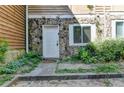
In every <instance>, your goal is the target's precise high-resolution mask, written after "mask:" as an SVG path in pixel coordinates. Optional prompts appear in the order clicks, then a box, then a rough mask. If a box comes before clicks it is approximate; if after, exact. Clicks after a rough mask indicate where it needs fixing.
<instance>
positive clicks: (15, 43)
mask: <svg viewBox="0 0 124 93" xmlns="http://www.w3.org/2000/svg"><path fill="white" fill-rule="evenodd" d="M3 38H4V39H6V40H7V41H8V43H9V46H10V48H11V49H24V48H25V6H21V5H6V6H4V5H1V6H0V39H3Z"/></svg>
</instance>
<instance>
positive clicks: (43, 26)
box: [42, 25, 60, 58]
mask: <svg viewBox="0 0 124 93" xmlns="http://www.w3.org/2000/svg"><path fill="white" fill-rule="evenodd" d="M45 26H49V27H57V28H58V33H59V25H42V37H43V42H42V44H44V42H45V41H44V36H43V33H44V31H45V30H44V28H45ZM42 47H43V57H44V45H42ZM59 51H60V49H59V36H58V57H44V58H59V57H60V52H59Z"/></svg>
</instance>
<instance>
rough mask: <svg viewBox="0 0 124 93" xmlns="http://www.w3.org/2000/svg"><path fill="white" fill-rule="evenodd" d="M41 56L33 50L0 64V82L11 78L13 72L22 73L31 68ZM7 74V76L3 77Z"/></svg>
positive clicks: (38, 61) (37, 62) (39, 60)
mask: <svg viewBox="0 0 124 93" xmlns="http://www.w3.org/2000/svg"><path fill="white" fill-rule="evenodd" d="M41 60H42V58H41V57H40V56H39V55H38V54H37V53H35V52H29V53H26V54H24V55H22V56H20V57H19V58H18V59H17V60H15V61H12V62H10V63H8V64H5V65H2V66H0V76H1V77H0V84H3V83H4V82H5V81H6V80H9V79H11V77H12V76H14V75H15V74H24V73H27V72H30V71H31V70H33V69H34V68H35V67H36V66H37V65H38V64H39V63H40V62H41ZM4 76H7V77H8V78H3V77H4Z"/></svg>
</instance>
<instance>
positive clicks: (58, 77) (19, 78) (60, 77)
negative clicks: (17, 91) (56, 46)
mask: <svg viewBox="0 0 124 93" xmlns="http://www.w3.org/2000/svg"><path fill="white" fill-rule="evenodd" d="M122 77H124V74H116V73H114V74H91V75H51V76H50V75H44V76H16V77H15V78H13V79H12V80H11V81H10V82H8V83H6V84H4V85H3V86H2V87H10V86H12V85H13V84H16V83H17V82H18V81H28V80H69V79H71V80H74V79H104V78H122Z"/></svg>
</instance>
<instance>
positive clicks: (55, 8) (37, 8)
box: [28, 5, 71, 15]
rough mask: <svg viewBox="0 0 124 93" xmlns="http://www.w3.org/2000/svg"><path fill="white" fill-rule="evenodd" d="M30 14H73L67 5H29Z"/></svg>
mask: <svg viewBox="0 0 124 93" xmlns="http://www.w3.org/2000/svg"><path fill="white" fill-rule="evenodd" d="M28 9H29V15H65V14H71V11H70V8H69V7H68V6H67V5H65V6H62V5H29V8H28Z"/></svg>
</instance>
